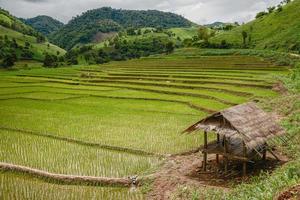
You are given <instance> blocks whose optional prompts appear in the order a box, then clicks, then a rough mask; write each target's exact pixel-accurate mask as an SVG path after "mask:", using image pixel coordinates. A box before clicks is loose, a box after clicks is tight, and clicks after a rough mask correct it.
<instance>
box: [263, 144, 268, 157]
mask: <svg viewBox="0 0 300 200" xmlns="http://www.w3.org/2000/svg"><path fill="white" fill-rule="evenodd" d="M266 158H267V144H266V143H265V144H264V151H263V157H262V159H263V160H266Z"/></svg>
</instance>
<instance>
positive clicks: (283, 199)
mask: <svg viewBox="0 0 300 200" xmlns="http://www.w3.org/2000/svg"><path fill="white" fill-rule="evenodd" d="M298 199H300V185H296V186H294V187H292V188H290V189H289V190H287V191H285V192H283V193H281V194H280V195H279V197H278V198H277V200H298Z"/></svg>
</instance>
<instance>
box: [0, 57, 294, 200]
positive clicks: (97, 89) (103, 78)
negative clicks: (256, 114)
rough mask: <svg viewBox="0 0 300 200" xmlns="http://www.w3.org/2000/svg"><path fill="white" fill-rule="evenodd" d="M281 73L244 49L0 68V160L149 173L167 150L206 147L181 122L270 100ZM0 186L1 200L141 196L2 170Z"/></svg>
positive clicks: (110, 173)
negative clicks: (88, 63) (239, 53)
mask: <svg viewBox="0 0 300 200" xmlns="http://www.w3.org/2000/svg"><path fill="white" fill-rule="evenodd" d="M287 73H288V68H287V67H279V66H275V65H273V64H272V63H269V62H267V61H264V60H263V59H261V58H257V57H250V56H210V57H195V58H189V57H186V58H180V59H179V58H177V57H175V56H174V57H172V56H168V57H165V58H164V57H158V58H145V59H139V60H131V61H124V62H112V63H109V64H104V65H100V66H77V67H67V68H58V69H43V68H40V69H39V68H37V69H32V70H18V71H1V72H0V88H1V89H0V102H1V103H0V113H1V114H0V115H1V117H0V138H1V140H0V162H3V163H11V164H15V165H21V166H26V167H30V168H34V169H39V170H43V171H47V172H50V173H57V174H66V175H78V176H97V177H115V178H122V177H125V178H126V177H128V176H132V175H139V176H143V175H147V174H151V173H152V172H153V171H154V170H157V169H158V168H159V166H160V165H161V163H163V161H164V159H165V157H166V156H167V155H170V154H178V153H182V152H188V151H191V150H194V149H197V148H198V147H199V146H200V145H201V144H202V137H200V136H199V134H194V135H182V134H181V131H182V130H184V129H185V128H186V127H187V126H189V125H190V124H192V123H194V122H196V121H197V120H199V119H200V118H202V117H205V116H206V115H208V114H210V113H213V112H215V111H218V110H221V109H224V108H228V107H230V106H233V105H236V104H240V103H244V102H247V101H249V100H255V99H256V100H259V99H261V98H272V97H275V96H276V95H278V94H277V92H276V91H274V90H272V88H273V86H274V84H275V83H276V76H279V75H284V74H287ZM0 188H1V189H0V199H1V198H2V199H14V198H19V199H20V198H21V199H57V197H62V196H63V197H64V199H74V197H82V198H87V199H92V198H96V199H97V198H100V199H144V198H145V196H144V195H143V194H142V193H141V192H140V191H136V192H130V191H129V190H128V189H127V188H122V187H108V186H94V185H93V186H82V185H63V184H57V183H53V182H51V181H49V180H41V179H37V178H35V177H34V176H29V175H24V174H20V173H12V172H7V171H0ZM29 191H31V192H29ZM32 191H34V192H32ZM65 191H69V192H67V193H66V192H65ZM30 195H33V196H30ZM82 198H81V199H82Z"/></svg>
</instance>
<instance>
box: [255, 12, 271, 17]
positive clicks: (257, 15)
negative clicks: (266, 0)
mask: <svg viewBox="0 0 300 200" xmlns="http://www.w3.org/2000/svg"><path fill="white" fill-rule="evenodd" d="M267 14H268V13H266V12H264V11H262V12H259V13H257V14H256V17H255V18H256V19H258V18H261V17H263V16H265V15H267Z"/></svg>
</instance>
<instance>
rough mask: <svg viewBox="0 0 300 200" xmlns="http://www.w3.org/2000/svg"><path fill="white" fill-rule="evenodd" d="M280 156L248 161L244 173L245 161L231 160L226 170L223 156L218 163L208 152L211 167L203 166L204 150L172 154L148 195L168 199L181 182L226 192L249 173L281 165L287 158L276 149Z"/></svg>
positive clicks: (186, 184) (152, 197)
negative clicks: (205, 168) (206, 168)
mask: <svg viewBox="0 0 300 200" xmlns="http://www.w3.org/2000/svg"><path fill="white" fill-rule="evenodd" d="M277 156H278V157H279V158H280V159H281V161H278V160H276V159H273V158H272V157H271V155H268V156H267V160H266V161H265V162H263V161H259V162H257V163H249V164H248V166H247V176H246V177H243V176H242V164H237V163H234V162H230V164H229V169H230V170H229V171H228V173H227V174H225V173H224V171H223V169H224V168H223V165H222V158H220V159H219V161H220V162H219V164H217V163H216V160H215V156H214V155H210V156H208V160H209V163H208V170H207V172H204V171H203V170H202V161H203V159H202V154H201V153H200V152H198V153H190V154H188V155H176V156H170V157H169V158H168V159H167V161H166V163H165V164H164V166H163V167H162V169H161V170H160V171H158V172H157V173H156V174H155V175H154V182H153V188H152V191H151V192H150V193H149V194H148V196H147V198H148V199H157V200H165V199H170V198H171V196H172V194H173V193H174V192H175V191H176V190H177V189H178V187H179V186H183V185H184V186H190V187H195V188H203V189H204V188H218V189H222V190H224V191H225V192H226V191H229V190H230V188H232V187H234V185H237V184H240V183H241V182H245V181H247V180H248V179H249V178H250V177H252V176H254V175H258V174H259V173H260V172H261V171H272V170H274V169H275V168H277V167H278V166H281V165H282V164H284V163H285V162H287V161H288V159H287V158H286V157H285V156H283V155H280V154H278V153H277Z"/></svg>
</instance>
